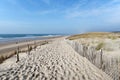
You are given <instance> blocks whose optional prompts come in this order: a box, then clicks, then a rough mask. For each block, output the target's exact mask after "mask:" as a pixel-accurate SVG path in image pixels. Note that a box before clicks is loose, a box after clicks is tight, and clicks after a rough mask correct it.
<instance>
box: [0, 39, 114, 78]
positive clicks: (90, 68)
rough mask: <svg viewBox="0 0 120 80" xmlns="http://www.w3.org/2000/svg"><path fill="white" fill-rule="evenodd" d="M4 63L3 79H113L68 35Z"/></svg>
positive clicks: (1, 72) (1, 66) (1, 65)
mask: <svg viewBox="0 0 120 80" xmlns="http://www.w3.org/2000/svg"><path fill="white" fill-rule="evenodd" d="M15 60H16V55H15V56H13V57H11V58H9V59H8V60H6V61H4V62H3V63H2V64H0V79H1V80H112V78H110V77H109V76H108V75H107V74H106V73H105V72H103V71H102V70H100V69H98V68H97V67H95V66H94V65H93V64H92V63H90V62H89V61H88V60H87V59H86V58H84V57H82V56H80V55H79V54H78V53H77V52H76V51H75V50H74V49H73V48H72V47H71V46H70V45H69V44H68V43H66V41H65V39H64V38H59V39H55V40H54V41H52V42H50V43H48V44H45V45H41V46H38V47H37V48H36V50H32V51H31V52H30V54H26V53H21V54H20V61H19V62H18V63H16V62H15Z"/></svg>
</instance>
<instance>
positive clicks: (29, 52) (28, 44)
mask: <svg viewBox="0 0 120 80" xmlns="http://www.w3.org/2000/svg"><path fill="white" fill-rule="evenodd" d="M27 46H28V54H30V50H29V44H28V45H27Z"/></svg>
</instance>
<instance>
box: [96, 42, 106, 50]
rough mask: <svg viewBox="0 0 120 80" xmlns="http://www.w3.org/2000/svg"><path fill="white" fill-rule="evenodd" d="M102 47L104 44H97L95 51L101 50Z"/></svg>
mask: <svg viewBox="0 0 120 80" xmlns="http://www.w3.org/2000/svg"><path fill="white" fill-rule="evenodd" d="M103 47H104V43H103V42H101V43H99V44H98V45H97V46H96V48H95V49H96V50H100V49H102V48H103Z"/></svg>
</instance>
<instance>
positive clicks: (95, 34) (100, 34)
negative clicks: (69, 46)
mask: <svg viewBox="0 0 120 80" xmlns="http://www.w3.org/2000/svg"><path fill="white" fill-rule="evenodd" d="M80 38H109V39H117V38H120V35H116V34H115V33H110V32H91V33H85V34H77V35H73V36H70V37H68V38H67V39H69V40H75V39H80Z"/></svg>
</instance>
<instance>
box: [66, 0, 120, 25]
mask: <svg viewBox="0 0 120 80" xmlns="http://www.w3.org/2000/svg"><path fill="white" fill-rule="evenodd" d="M119 2H120V0H112V1H110V2H109V3H106V4H104V5H102V6H99V7H96V8H93V9H88V10H85V9H84V10H81V9H80V8H78V9H74V10H73V9H72V10H71V11H70V10H69V11H67V12H66V18H71V19H72V18H79V19H81V18H84V19H86V21H87V19H90V17H92V18H94V19H96V20H101V21H103V22H105V23H106V24H120V17H119V16H120V3H119ZM81 20H82V19H81Z"/></svg>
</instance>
